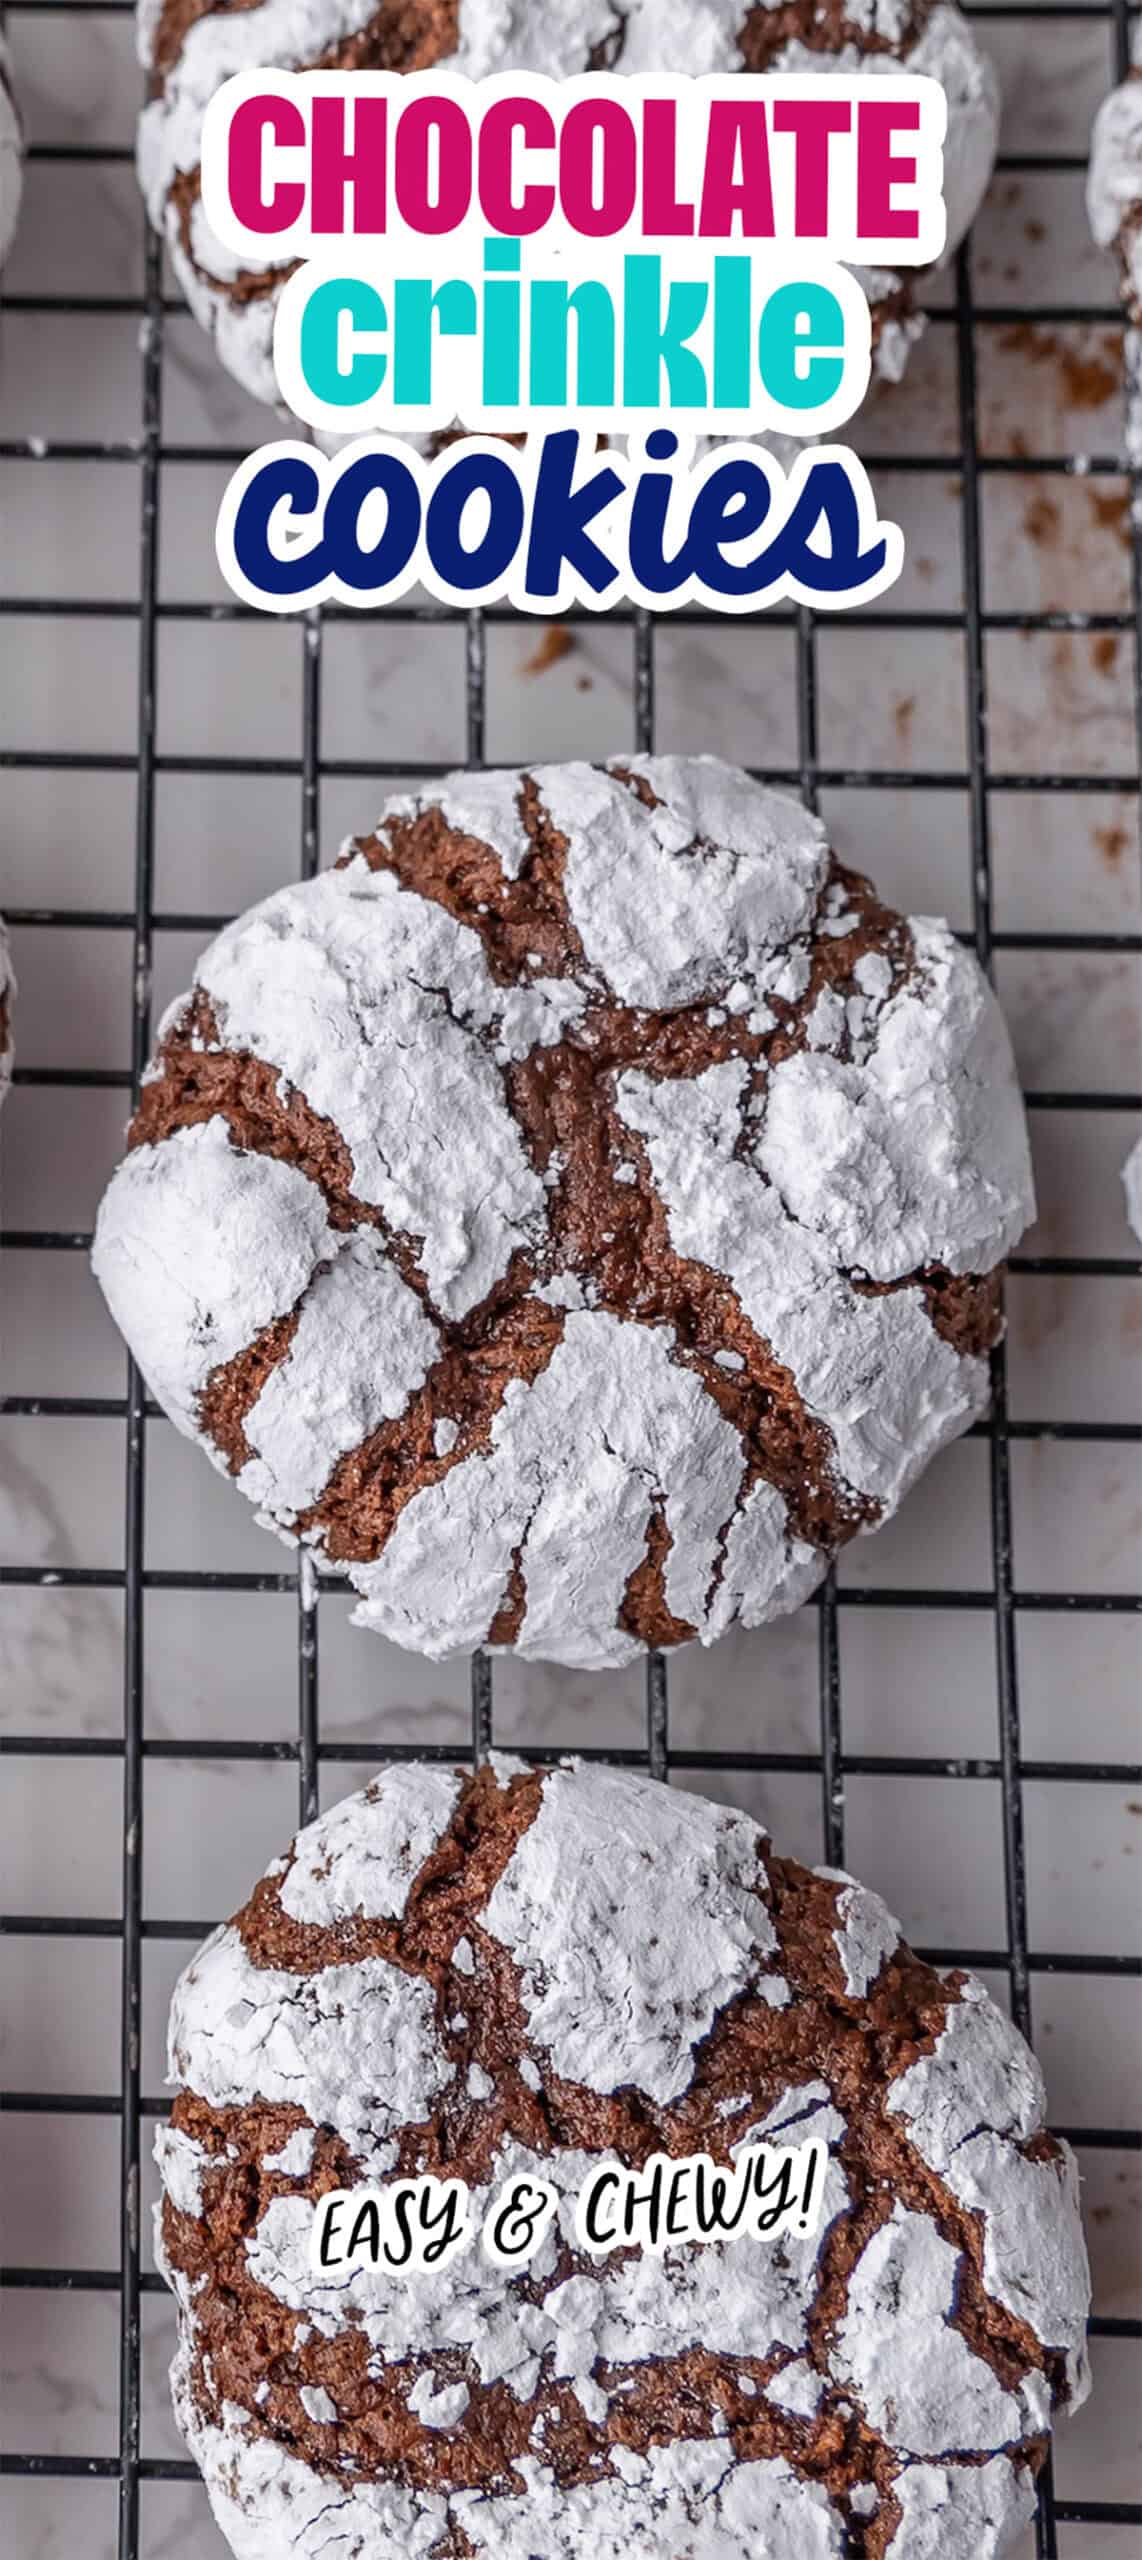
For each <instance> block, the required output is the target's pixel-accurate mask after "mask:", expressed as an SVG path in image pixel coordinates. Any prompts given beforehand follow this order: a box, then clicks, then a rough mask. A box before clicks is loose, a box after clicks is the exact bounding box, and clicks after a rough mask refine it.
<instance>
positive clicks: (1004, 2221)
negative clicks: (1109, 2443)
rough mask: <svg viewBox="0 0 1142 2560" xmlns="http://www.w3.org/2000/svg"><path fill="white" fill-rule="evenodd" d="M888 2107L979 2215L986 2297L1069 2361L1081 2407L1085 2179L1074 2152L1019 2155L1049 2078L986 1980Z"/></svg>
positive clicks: (1040, 2113)
mask: <svg viewBox="0 0 1142 2560" xmlns="http://www.w3.org/2000/svg"><path fill="white" fill-rule="evenodd" d="M887 2104H888V2110H889V2113H890V2114H891V2115H894V2116H898V2117H901V2118H902V2119H903V2120H904V2122H905V2123H906V2125H907V2129H908V2134H909V2139H910V2140H911V2142H912V2143H914V2145H915V2147H916V2149H917V2151H918V2152H919V2153H920V2155H921V2157H922V2158H923V2159H924V2160H925V2161H926V2162H927V2163H928V2166H929V2168H932V2169H935V2170H936V2171H937V2172H938V2174H939V2176H940V2177H942V2178H943V2179H944V2181H945V2183H946V2184H947V2186H948V2187H950V2189H951V2191H952V2194H953V2195H955V2196H957V2197H958V2198H959V2201H960V2202H961V2204H963V2205H966V2206H967V2208H968V2210H969V2211H970V2212H973V2213H978V2214H979V2215H980V2217H981V2220H982V2226H983V2262H984V2281H985V2283H986V2285H987V2287H988V2290H989V2292H991V2293H993V2294H994V2295H995V2298H996V2300H997V2301H998V2302H1002V2303H1003V2304H1004V2305H1005V2307H1006V2308H1007V2309H1008V2310H1009V2311H1011V2312H1013V2313H1014V2314H1015V2316H1016V2318H1017V2319H1020V2320H1025V2321H1026V2322H1027V2324H1028V2326H1029V2327H1030V2328H1031V2329H1032V2330H1033V2331H1034V2333H1035V2335H1036V2337H1038V2338H1039V2339H1041V2341H1042V2343H1043V2345H1044V2346H1045V2347H1050V2348H1052V2349H1055V2350H1061V2351H1062V2352H1063V2353H1064V2354H1065V2355H1066V2357H1067V2359H1068V2364H1069V2368H1070V2372H1071V2377H1072V2392H1073V2397H1074V2401H1075V2403H1076V2405H1077V2403H1078V2402H1079V2401H1080V2400H1082V2399H1085V2397H1086V2394H1087V2391H1088V2390H1089V2387H1090V2385H1089V2375H1088V2372H1087V2368H1086V2361H1085V2339H1086V2323H1085V2318H1084V2316H1083V2314H1082V2312H1081V2309H1079V2307H1078V2306H1079V2305H1080V2304H1081V2302H1082V2300H1083V2299H1084V2298H1085V2291H1086V2289H1088V2288H1089V2283H1090V2270H1089V2266H1088V2263H1087V2255H1086V2245H1085V2242H1084V2239H1083V2231H1082V2221H1081V2217H1080V2213H1079V2189H1078V2171H1077V2168H1076V2165H1075V2161H1074V2158H1073V2155H1072V2153H1071V2152H1070V2151H1069V2149H1068V2148H1067V2146H1066V2144H1062V2145H1061V2146H1060V2154H1061V2156H1059V2157H1055V2158H1052V2159H1049V2160H1037V2159H1028V2158H1027V2156H1026V2153H1025V2152H1024V2150H1022V2149H1021V2148H1020V2146H1021V2145H1022V2144H1026V2143H1029V2142H1031V2141H1032V2140H1033V2139H1034V2137H1035V2135H1036V2134H1038V2133H1041V2132H1042V2129H1043V2126H1044V2124H1045V2122H1046V2091H1045V2089H1044V2086H1043V2077H1042V2073H1041V2072H1040V2070H1039V2066H1038V2063H1037V2062H1036V2060H1035V2057H1034V2055H1033V2054H1032V2053H1031V2052H1030V2050H1029V2048H1028V2046H1027V2045H1026V2044H1025V2043H1024V2041H1023V2038H1022V2036H1020V2035H1019V2034H1018V2033H1017V2031H1016V2029H1015V2028H1014V2027H1013V2026H1012V2025H1011V2023H1010V2020H1009V2019H1007V2018H1005V2017H1004V2016H1003V2013H1002V2011H1001V2010H999V2009H997V2008H996V2006H995V2003H994V2002H993V2001H992V2000H990V1999H989V1998H988V1995H987V1993H986V1992H985V1991H984V1989H983V1987H982V1984H979V1983H975V1982H970V1983H968V1985H967V1986H966V1988H965V1991H964V1995H963V1998H962V2000H961V2001H960V2003H959V2004H958V2005H957V2006H956V2007H955V2008H953V2009H950V2010H949V2012H948V2016H947V2019H946V2022H945V2025H944V2029H943V2032H942V2034H941V2036H940V2037H939V2040H938V2042H937V2043H936V2046H935V2048H934V2050H933V2052H932V2053H931V2054H926V2055H924V2056H922V2057H921V2059H920V2060H919V2061H918V2062H915V2063H913V2065H912V2067H911V2069H910V2070H908V2071H906V2072H904V2073H903V2074H902V2076H901V2077H900V2079H898V2080H897V2081H896V2082H895V2083H894V2085H893V2087H892V2088H891V2090H890V2091H889V2095H888V2101H887Z"/></svg>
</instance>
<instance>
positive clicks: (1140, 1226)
mask: <svg viewBox="0 0 1142 2560" xmlns="http://www.w3.org/2000/svg"><path fill="white" fill-rule="evenodd" d="M1122 1188H1123V1190H1124V1192H1125V1193H1126V1215H1127V1217H1128V1218H1129V1220H1130V1224H1131V1226H1132V1227H1133V1229H1134V1233H1135V1235H1136V1236H1137V1238H1138V1242H1139V1244H1142V1138H1139V1140H1138V1144H1137V1146H1135V1147H1132V1148H1131V1150H1130V1153H1129V1155H1128V1156H1127V1159H1126V1162H1125V1164H1124V1165H1123V1168H1122Z"/></svg>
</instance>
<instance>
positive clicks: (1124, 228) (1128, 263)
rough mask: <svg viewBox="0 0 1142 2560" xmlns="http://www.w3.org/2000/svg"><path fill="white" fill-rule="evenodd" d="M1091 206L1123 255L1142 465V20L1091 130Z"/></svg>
mask: <svg viewBox="0 0 1142 2560" xmlns="http://www.w3.org/2000/svg"><path fill="white" fill-rule="evenodd" d="M1087 210H1088V212H1089V215H1090V226H1091V230H1092V231H1093V233H1094V236H1095V239H1096V240H1097V242H1098V245H1099V247H1100V249H1112V250H1113V251H1114V252H1115V255H1116V257H1117V260H1118V271H1119V281H1120V287H1121V293H1122V306H1123V309H1124V311H1125V313H1126V318H1127V322H1128V329H1127V339H1126V446H1127V458H1128V460H1129V461H1130V463H1131V464H1132V465H1133V467H1134V468H1135V469H1136V470H1137V469H1142V334H1140V333H1142V22H1140V24H1139V27H1138V28H1137V29H1136V30H1135V54H1134V67H1133V70H1132V71H1131V73H1130V76H1129V78H1128V79H1126V80H1124V81H1123V83H1122V85H1121V87H1120V88H1118V89H1113V90H1112V91H1111V94H1110V96H1109V97H1108V98H1104V100H1103V103H1102V105H1101V107H1100V108H1099V111H1098V114H1097V116H1096V118H1095V124H1094V132H1093V134H1092V136H1091V153H1090V170H1089V173H1088V177H1087Z"/></svg>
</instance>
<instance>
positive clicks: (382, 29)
mask: <svg viewBox="0 0 1142 2560" xmlns="http://www.w3.org/2000/svg"><path fill="white" fill-rule="evenodd" d="M138 33H139V51H140V56H141V59H142V62H143V65H144V68H145V69H146V71H147V73H148V75H149V79H150V84H151V93H152V94H151V101H150V104H149V105H148V106H147V107H146V108H145V110H144V112H143V116H142V119H141V122H140V128H139V175H140V182H141V184H142V187H143V192H144V194H145V196H146V200H147V205H148V209H149V212H150V216H151V220H152V222H153V223H154V224H155V226H156V228H157V229H159V230H161V231H162V233H163V235H164V237H165V239H166V241H167V245H168V247H169V249H170V252H171V257H172V259H173V262H174V266H175V269H176V272H177V274H178V277H179V281H180V283H181V284H182V287H183V290H184V292H185V294H186V297H187V300H188V302H189V304H190V307H191V309H192V311H193V312H194V314H195V317H196V318H197V319H198V320H199V321H200V322H201V323H202V326H203V327H204V328H205V329H207V330H208V331H209V333H210V335H211V336H212V337H213V338H214V340H215V343H216V346H217V349H218V354H219V356H220V358H221V360H222V363H223V364H224V365H225V366H226V367H227V369H228V371H229V372H231V373H233V374H235V375H236V376H237V379H238V380H239V382H241V383H243V384H244V385H245V388H246V389H247V391H250V392H252V393H253V395H254V397H255V399H258V400H265V401H267V402H269V403H270V404H271V405H278V404H279V400H280V395H279V392H278V388H277V383H276V380H275V377H274V371H273V360H272V349H273V324H274V313H275V310H276V306H277V296H278V292H279V290H280V287H281V285H282V283H283V282H284V280H285V276H286V274H287V273H288V268H287V267H286V266H284V265H282V264H278V265H275V264H274V263H273V261H272V260H267V263H266V265H265V267H264V268H263V269H262V270H261V271H260V272H258V273H253V272H251V271H250V270H248V269H246V268H243V267H242V266H241V264H240V263H239V261H238V260H237V258H236V257H235V255H234V253H233V252H231V251H229V250H227V249H225V248H224V247H223V246H222V244H221V242H220V241H218V240H217V239H215V237H214V235H213V233H212V232H211V231H210V230H209V227H208V225H207V223H206V221H205V219H204V216H203V211H202V203H201V197H200V187H199V158H200V151H201V135H202V120H203V116H204V114H205V111H206V107H207V104H208V102H209V100H210V98H211V97H212V96H213V95H214V92H215V91H216V90H217V89H218V88H219V87H220V86H221V84H222V82H223V81H224V80H226V79H228V78H229V77H230V76H231V74H233V73H234V72H237V71H244V70H251V69H255V68H257V69H271V68H272V69H275V70H289V71H303V70H307V69H308V70H312V69H316V68H318V67H320V68H322V69H324V70H332V69H337V70H350V71H365V70H367V71H425V70H430V69H432V68H433V67H434V66H435V65H436V64H440V65H441V66H445V65H446V66H447V67H448V68H449V69H451V70H458V71H464V72H467V73H468V74H469V75H470V76H471V77H472V78H476V79H479V78H483V77H485V76H487V75H488V74H489V73H491V72H497V71H528V72H545V73H547V74H548V75H549V76H552V77H566V76H567V75H568V74H570V73H574V72H582V71H587V70H605V69H611V70H615V71H623V72H629V73H632V74H634V73H642V74H646V73H653V72H656V71H659V72H682V71H686V72H694V73H698V72H726V71H734V70H739V69H740V70H748V71H789V72H805V71H817V70H820V71H827V72H839V71H846V72H851V71H854V70H859V69H862V68H863V69H865V70H868V71H877V70H880V69H883V70H886V71H895V70H898V69H901V68H903V69H905V70H907V71H910V72H916V73H924V74H926V75H927V76H928V77H930V78H933V79H936V80H939V81H940V82H941V83H942V85H943V87H944V89H945V90H946V92H947V98H948V134H947V141H946V144H945V194H946V200H947V207H948V248H947V252H946V254H948V255H950V254H951V252H952V251H953V250H954V249H955V247H956V246H957V245H958V243H959V241H960V240H961V239H962V238H963V236H964V233H965V232H966V231H967V229H968V227H969V224H970V223H971V222H972V220H973V219H974V216H975V213H976V211H977V208H978V206H979V204H980V201H981V199H982V197H983V193H984V190H985V188H986V186H987V182H988V179H989V177H990V175H991V169H992V164H993V162H994V159H995V147H996V140H997V136H998V129H999V92H998V85H997V82H996V78H995V73H994V71H993V69H992V65H991V62H990V60H989V58H988V56H987V55H986V54H985V53H984V52H983V51H982V50H981V48H980V46H979V45H978V43H977V41H976V38H975V36H974V34H973V33H972V31H971V29H970V27H969V26H968V24H967V21H966V19H964V18H963V17H962V16H961V15H960V12H959V11H958V9H956V8H953V7H950V6H948V5H946V0H753V5H751V0H381V5H380V6H378V5H377V0H261V5H260V6H259V5H255V6H252V7H247V6H243V7H241V8H234V7H228V6H222V5H218V4H217V0H214V5H212V0H189V5H188V0H139V9H138ZM859 272H860V274H861V280H862V282H863V283H864V285H865V289H866V291H867V293H868V296H869V301H870V304H871V307H872V315H873V335H874V365H875V369H876V372H877V373H878V374H879V375H880V376H881V377H882V378H883V379H885V380H889V381H895V380H897V379H898V378H899V376H900V374H901V373H902V372H903V369H904V366H905V364H906V362H907V358H908V350H909V346H910V344H911V342H912V340H913V338H914V337H915V336H916V335H917V334H918V331H919V328H920V326H921V325H922V324H921V323H920V322H919V320H918V319H917V317H916V314H915V311H914V308H913V299H912V292H913V288H912V283H911V281H910V280H909V279H908V278H907V277H905V276H902V275H899V274H891V273H888V272H887V271H883V270H879V269H877V270H873V269H863V270H859Z"/></svg>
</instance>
